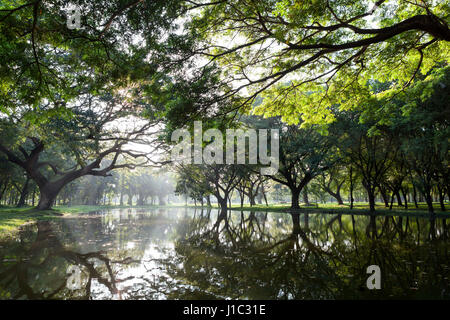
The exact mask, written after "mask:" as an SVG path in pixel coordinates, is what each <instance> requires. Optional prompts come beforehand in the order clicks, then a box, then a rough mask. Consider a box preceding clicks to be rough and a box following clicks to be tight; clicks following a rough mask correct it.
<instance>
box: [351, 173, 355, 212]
mask: <svg viewBox="0 0 450 320" xmlns="http://www.w3.org/2000/svg"><path fill="white" fill-rule="evenodd" d="M354 201H355V199H354V198H353V167H350V210H352V209H353V202H354ZM352 217H353V216H352Z"/></svg>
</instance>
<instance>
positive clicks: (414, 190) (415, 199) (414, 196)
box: [413, 183, 419, 209]
mask: <svg viewBox="0 0 450 320" xmlns="http://www.w3.org/2000/svg"><path fill="white" fill-rule="evenodd" d="M413 200H414V206H415V207H416V209H419V205H418V203H417V190H416V185H415V184H414V183H413Z"/></svg>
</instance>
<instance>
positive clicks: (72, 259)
mask: <svg viewBox="0 0 450 320" xmlns="http://www.w3.org/2000/svg"><path fill="white" fill-rule="evenodd" d="M131 213H134V214H131ZM172 214H177V216H178V218H177V219H178V222H177V223H176V224H174V223H173V222H174V220H170V219H168V217H169V216H170V215H172ZM447 237H448V228H447V224H446V221H445V220H444V219H437V218H434V219H433V218H432V219H431V220H430V219H420V218H411V217H408V216H405V217H395V216H363V215H361V216H357V215H346V214H338V215H327V214H303V213H302V214H284V213H266V212H223V211H222V210H214V211H211V210H197V211H194V213H193V214H192V212H190V211H185V212H179V211H174V212H167V211H165V210H162V211H155V212H151V213H150V214H147V213H145V214H136V212H127V211H121V212H120V214H112V215H107V216H105V217H103V218H101V219H100V218H95V219H90V218H87V219H85V220H84V219H79V218H77V219H73V220H71V219H66V220H63V222H61V223H54V222H52V223H50V222H44V221H42V222H39V223H38V224H37V226H36V227H35V228H30V229H27V231H24V232H22V233H21V239H20V241H13V242H11V246H10V247H8V250H2V251H0V255H2V254H3V256H0V261H5V260H6V261H7V260H8V259H9V260H11V261H12V262H7V263H4V262H3V263H2V264H1V265H0V297H1V298H32V299H49V298H57V299H61V298H66V299H67V298H76V299H90V298H99V297H100V298H119V299H120V298H125V299H161V298H168V299H183V298H184V299H210V298H225V297H230V298H250V299H339V298H347V299H350V298H389V297H393V298H405V297H406V298H442V297H444V298H449V297H450V285H449V281H448V278H449V276H450V268H449V263H448V261H450V259H449V257H448V255H449V252H448V244H447V243H446V241H445V240H446V239H447ZM93 239H95V244H91V241H92V240H93ZM164 239H166V240H167V239H169V240H170V241H173V242H174V244H175V246H174V248H172V247H171V246H165V245H164V243H163V241H164ZM129 243H133V245H132V246H131V247H128V244H129ZM74 244H76V245H75V246H74ZM111 244H114V245H111ZM14 252H19V253H20V254H19V255H15V256H12V255H13V254H14ZM130 257H132V258H130ZM372 264H376V265H378V266H380V268H381V272H382V290H379V291H369V290H368V289H367V288H366V279H367V277H368V275H367V274H366V268H367V266H369V265H372ZM74 265H75V266H78V267H79V268H80V269H81V270H82V281H81V283H82V288H80V289H78V290H74V291H71V290H69V289H68V288H66V286H65V285H66V280H67V278H68V277H69V275H68V274H66V270H67V267H68V266H74Z"/></svg>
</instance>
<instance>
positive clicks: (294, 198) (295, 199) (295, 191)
mask: <svg viewBox="0 0 450 320" xmlns="http://www.w3.org/2000/svg"><path fill="white" fill-rule="evenodd" d="M290 190H291V194H292V198H291V209H299V208H300V206H299V204H298V201H299V199H300V190H299V189H297V188H293V189H290Z"/></svg>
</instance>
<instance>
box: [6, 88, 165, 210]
mask: <svg viewBox="0 0 450 320" xmlns="http://www.w3.org/2000/svg"><path fill="white" fill-rule="evenodd" d="M103 104H106V107H105V106H103ZM136 108H137V109H139V106H135V105H131V106H130V105H128V104H125V105H124V104H121V103H120V102H119V101H117V100H115V99H109V98H107V99H103V98H101V99H98V100H96V99H93V98H92V97H90V98H89V99H88V101H87V103H86V104H82V105H81V106H74V107H73V108H72V112H73V113H74V114H76V117H74V118H71V119H69V120H65V119H61V118H53V119H50V120H48V121H47V123H46V124H45V125H43V124H40V125H39V127H37V126H34V125H33V124H32V123H30V122H29V121H27V120H26V116H23V117H22V118H19V116H20V115H15V116H14V117H10V118H8V119H2V121H1V123H0V130H1V131H0V134H1V135H2V136H3V137H4V139H2V142H1V143H0V152H1V153H3V154H4V155H5V156H6V158H7V159H8V161H10V162H12V163H14V164H15V165H17V166H19V167H21V168H22V169H23V170H24V171H25V172H26V173H27V175H28V176H29V177H30V178H31V179H32V180H33V181H35V183H36V184H37V186H38V188H39V191H40V200H39V204H38V206H37V208H38V209H49V208H51V206H52V205H53V202H54V200H55V199H56V196H57V195H58V193H59V192H60V191H61V189H62V188H63V187H64V186H65V185H67V184H68V183H70V182H71V181H74V180H75V179H78V178H80V177H82V176H85V175H93V176H107V175H109V173H110V171H111V170H114V169H119V168H134V167H136V166H141V165H146V164H148V163H149V157H148V153H149V152H148V151H132V150H131V149H130V148H129V143H131V142H132V143H134V144H148V143H149V140H148V137H149V134H148V130H149V129H150V128H152V127H154V126H156V125H158V124H159V120H155V121H154V122H149V121H147V122H144V123H142V122H141V123H139V122H138V121H136V119H135V118H134V117H133V114H135V113H136ZM119 122H122V126H124V125H125V124H127V125H126V127H122V128H120V129H118V127H117V126H118V123H119ZM134 159H137V161H135V160H134Z"/></svg>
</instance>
